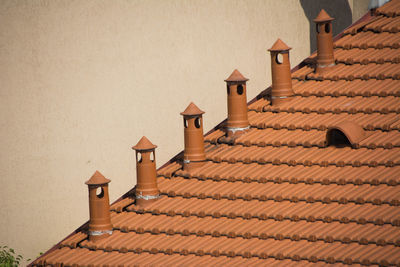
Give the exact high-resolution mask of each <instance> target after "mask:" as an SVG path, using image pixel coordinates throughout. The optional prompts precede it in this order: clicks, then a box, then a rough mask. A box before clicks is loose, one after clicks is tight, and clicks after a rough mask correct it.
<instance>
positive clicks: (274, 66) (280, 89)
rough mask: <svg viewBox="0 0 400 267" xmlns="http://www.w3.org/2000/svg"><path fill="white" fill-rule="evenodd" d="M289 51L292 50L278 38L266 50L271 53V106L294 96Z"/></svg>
mask: <svg viewBox="0 0 400 267" xmlns="http://www.w3.org/2000/svg"><path fill="white" fill-rule="evenodd" d="M290 49H292V48H290V47H289V46H287V45H286V44H285V43H284V42H283V41H282V40H281V39H279V38H278V40H276V42H275V43H274V45H273V46H272V47H271V48H270V49H268V51H270V53H271V72H272V91H271V100H272V104H273V105H277V104H279V103H282V102H285V101H289V100H291V97H292V96H293V95H294V92H293V89H292V77H291V72H290V61H289V50H290Z"/></svg>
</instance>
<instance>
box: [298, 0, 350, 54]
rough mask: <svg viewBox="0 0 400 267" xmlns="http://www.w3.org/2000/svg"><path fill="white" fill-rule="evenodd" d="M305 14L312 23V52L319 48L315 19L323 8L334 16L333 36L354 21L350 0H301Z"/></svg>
mask: <svg viewBox="0 0 400 267" xmlns="http://www.w3.org/2000/svg"><path fill="white" fill-rule="evenodd" d="M300 3H301V6H302V8H303V10H304V14H305V15H306V16H307V19H308V22H309V24H310V53H312V52H314V51H315V50H316V49H317V40H316V30H315V22H314V21H313V19H315V18H316V17H317V15H318V13H319V12H320V11H321V9H325V11H326V12H327V13H328V14H329V16H331V17H332V18H334V19H335V20H334V21H332V28H333V32H332V33H333V36H334V37H335V36H336V35H337V34H338V33H340V32H341V31H343V30H344V29H345V28H346V27H347V26H349V25H350V24H351V23H352V13H351V8H350V5H349V2H348V0H335V1H332V0H300Z"/></svg>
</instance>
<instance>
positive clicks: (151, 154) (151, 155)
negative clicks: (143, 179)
mask: <svg viewBox="0 0 400 267" xmlns="http://www.w3.org/2000/svg"><path fill="white" fill-rule="evenodd" d="M154 158H155V156H154V151H152V152H151V153H150V160H151V161H152V162H154Z"/></svg>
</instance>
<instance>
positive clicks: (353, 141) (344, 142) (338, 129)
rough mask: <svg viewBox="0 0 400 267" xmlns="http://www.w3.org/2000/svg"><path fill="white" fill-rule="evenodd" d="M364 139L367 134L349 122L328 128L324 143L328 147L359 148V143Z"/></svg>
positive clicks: (358, 126) (355, 124)
mask: <svg viewBox="0 0 400 267" xmlns="http://www.w3.org/2000/svg"><path fill="white" fill-rule="evenodd" d="M366 137H367V134H366V133H365V131H364V129H363V128H362V127H361V126H360V125H358V124H357V123H355V122H351V121H343V122H341V123H339V124H337V125H334V126H332V127H329V128H328V131H327V133H326V142H327V144H328V146H330V145H334V146H337V147H344V146H352V147H354V148H357V147H359V143H360V141H362V140H363V139H365V138H366Z"/></svg>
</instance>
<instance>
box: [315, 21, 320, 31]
mask: <svg viewBox="0 0 400 267" xmlns="http://www.w3.org/2000/svg"><path fill="white" fill-rule="evenodd" d="M315 26H316V27H317V33H319V32H320V31H321V30H320V28H319V27H320V26H321V24H319V23H317V24H316V25H315Z"/></svg>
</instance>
